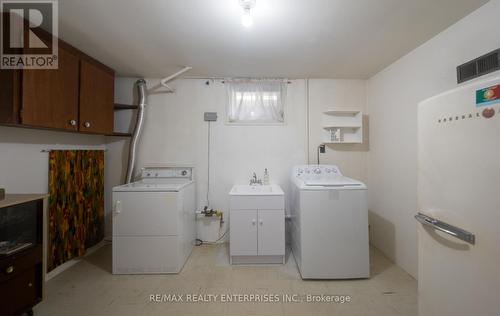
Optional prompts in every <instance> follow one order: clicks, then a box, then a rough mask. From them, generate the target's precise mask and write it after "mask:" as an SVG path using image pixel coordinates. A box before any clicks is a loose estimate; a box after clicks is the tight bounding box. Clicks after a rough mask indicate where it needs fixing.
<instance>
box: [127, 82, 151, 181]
mask: <svg viewBox="0 0 500 316" xmlns="http://www.w3.org/2000/svg"><path fill="white" fill-rule="evenodd" d="M135 84H136V86H137V92H138V93H139V105H138V108H137V121H136V123H135V128H134V133H133V134H132V139H131V141H130V147H129V154H128V165H127V177H126V178H125V183H130V182H132V180H133V179H132V177H133V175H134V167H135V155H136V150H137V144H138V143H139V138H140V136H141V132H142V127H143V125H144V108H145V107H146V99H147V96H146V80H144V79H139V80H137V81H136V83H135Z"/></svg>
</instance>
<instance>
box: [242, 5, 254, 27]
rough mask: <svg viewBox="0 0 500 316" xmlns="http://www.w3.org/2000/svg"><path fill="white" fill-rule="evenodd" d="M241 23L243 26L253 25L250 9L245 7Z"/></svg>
mask: <svg viewBox="0 0 500 316" xmlns="http://www.w3.org/2000/svg"><path fill="white" fill-rule="evenodd" d="M241 25H243V26H244V27H251V26H252V25H253V18H252V15H251V14H250V9H245V11H244V12H243V15H242V16H241Z"/></svg>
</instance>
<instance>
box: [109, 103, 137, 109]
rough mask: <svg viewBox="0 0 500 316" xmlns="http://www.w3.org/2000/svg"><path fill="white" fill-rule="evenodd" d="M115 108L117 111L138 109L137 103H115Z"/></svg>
mask: <svg viewBox="0 0 500 316" xmlns="http://www.w3.org/2000/svg"><path fill="white" fill-rule="evenodd" d="M114 109H115V111H121V110H136V109H137V105H130V104H120V103H115V106H114Z"/></svg>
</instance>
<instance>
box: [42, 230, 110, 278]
mask: <svg viewBox="0 0 500 316" xmlns="http://www.w3.org/2000/svg"><path fill="white" fill-rule="evenodd" d="M108 243H109V241H106V240H102V241H101V242H99V243H98V244H97V245H95V246H93V247H90V248H89V249H87V251H86V252H85V255H84V256H83V257H80V258H74V259H71V260H69V261H66V262H65V263H63V264H61V265H60V266H58V267H56V268H55V269H54V270H52V271H50V272H48V273H46V274H45V282H47V281H48V280H50V279H52V278H53V277H55V276H57V275H58V274H60V273H62V272H64V271H66V270H67V269H69V268H71V267H72V266H74V265H75V264H77V263H78V262H80V261H82V258H85V257H87V256H89V255H91V254H92V253H94V252H96V251H97V250H99V249H100V248H102V247H103V246H104V245H106V244H108Z"/></svg>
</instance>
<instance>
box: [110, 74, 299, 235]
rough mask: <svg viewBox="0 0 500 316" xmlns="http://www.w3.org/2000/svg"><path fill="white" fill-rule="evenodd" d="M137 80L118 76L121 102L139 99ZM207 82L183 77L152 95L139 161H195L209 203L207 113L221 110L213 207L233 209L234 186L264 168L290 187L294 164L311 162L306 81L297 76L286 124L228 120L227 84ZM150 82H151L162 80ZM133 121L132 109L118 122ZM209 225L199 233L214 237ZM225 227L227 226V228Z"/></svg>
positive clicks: (202, 200) (201, 198) (200, 191)
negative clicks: (170, 90)
mask: <svg viewBox="0 0 500 316" xmlns="http://www.w3.org/2000/svg"><path fill="white" fill-rule="evenodd" d="M134 81H135V80H134V79H130V78H119V79H118V80H117V81H116V92H117V94H116V98H117V101H120V102H123V103H129V102H133V94H132V92H133V91H134V90H133V83H134ZM206 81H207V80H200V79H185V80H177V81H175V82H174V83H172V87H174V88H175V89H176V93H174V94H154V95H150V96H149V97H148V105H147V110H146V118H145V119H146V124H145V128H144V131H143V134H142V138H141V143H140V146H139V150H138V156H137V158H138V161H137V163H138V166H143V165H145V164H149V163H186V164H192V165H194V166H195V168H196V180H197V202H198V207H199V208H202V207H203V206H204V205H206V192H207V131H208V123H207V122H204V121H203V113H204V112H206V111H210V112H217V113H218V116H219V118H218V121H217V122H213V123H211V124H212V126H211V130H212V131H211V171H210V186H211V188H210V206H211V207H213V208H216V209H220V210H222V211H224V212H227V211H228V204H229V203H228V202H229V199H228V192H229V190H230V189H231V187H232V185H233V184H246V183H248V181H249V179H250V177H251V175H252V173H253V172H254V171H255V172H256V173H257V174H258V176H259V177H262V175H263V172H264V168H268V170H269V173H270V180H271V182H273V183H278V184H280V185H281V186H282V187H283V188H284V189H285V190H287V188H288V184H289V181H288V180H289V173H290V170H291V168H292V166H293V165H295V164H303V163H305V162H306V161H307V157H306V152H307V150H306V137H307V130H306V106H305V105H306V102H305V95H306V94H305V81H304V80H294V81H292V83H291V84H289V85H288V86H287V94H288V95H287V105H286V124H285V125H282V126H235V125H228V124H226V123H225V114H224V113H225V104H226V90H225V86H224V84H223V83H221V82H220V81H210V82H209V83H210V84H209V85H206ZM147 82H148V85H149V86H151V85H154V84H155V83H156V82H157V81H156V80H147ZM128 120H129V118H128V117H127V114H123V115H122V117H121V118H118V122H117V124H116V125H117V126H123V125H124V124H123V121H128ZM116 150H119V149H118V148H117V149H116ZM226 224H227V221H226ZM205 225H207V223H205ZM205 225H201V227H200V226H199V235H200V236H201V237H203V238H208V237H204V236H212V237H214V236H213V234H210V233H208V232H206V231H204V227H205ZM212 228H213V227H212ZM207 229H211V228H209V227H208V228H207ZM225 229H226V227H223V228H222V229H221V233H222V232H224V231H225ZM211 239H213V238H211Z"/></svg>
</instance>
